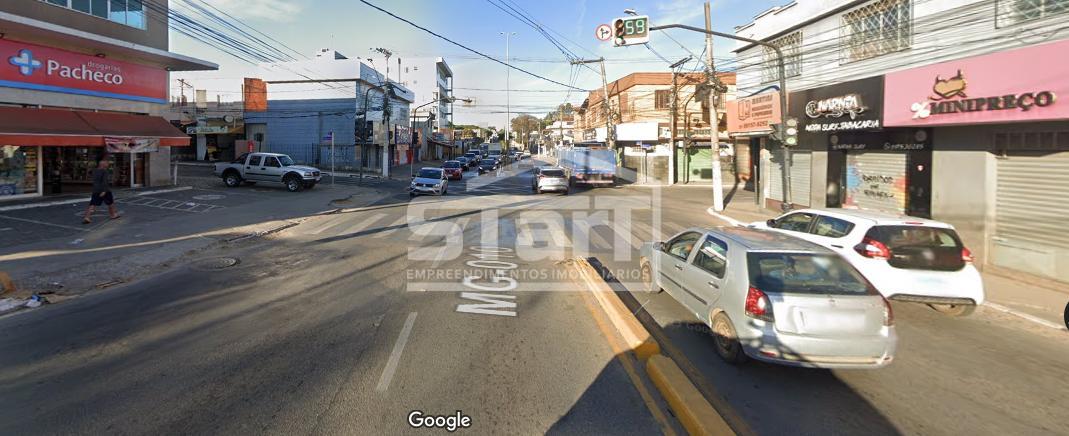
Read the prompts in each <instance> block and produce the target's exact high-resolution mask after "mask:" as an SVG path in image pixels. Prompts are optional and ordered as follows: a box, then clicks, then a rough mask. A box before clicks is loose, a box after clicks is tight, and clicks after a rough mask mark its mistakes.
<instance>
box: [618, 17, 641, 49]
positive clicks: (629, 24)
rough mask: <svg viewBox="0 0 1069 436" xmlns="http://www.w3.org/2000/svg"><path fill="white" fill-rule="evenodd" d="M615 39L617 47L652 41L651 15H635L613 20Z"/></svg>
mask: <svg viewBox="0 0 1069 436" xmlns="http://www.w3.org/2000/svg"><path fill="white" fill-rule="evenodd" d="M612 27H613V40H612V44H613V45H614V46H616V47H620V46H625V45H635V44H645V43H647V42H650V17H649V15H635V16H630V17H621V18H617V19H615V20H612Z"/></svg>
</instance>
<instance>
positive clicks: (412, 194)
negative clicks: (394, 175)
mask: <svg viewBox="0 0 1069 436" xmlns="http://www.w3.org/2000/svg"><path fill="white" fill-rule="evenodd" d="M408 196H409V197H412V198H416V193H415V192H411V191H410V192H409V193H408Z"/></svg>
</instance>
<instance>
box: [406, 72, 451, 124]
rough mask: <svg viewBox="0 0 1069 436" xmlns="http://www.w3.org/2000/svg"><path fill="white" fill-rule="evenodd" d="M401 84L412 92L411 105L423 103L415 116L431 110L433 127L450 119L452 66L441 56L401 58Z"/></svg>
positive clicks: (422, 115)
mask: <svg viewBox="0 0 1069 436" xmlns="http://www.w3.org/2000/svg"><path fill="white" fill-rule="evenodd" d="M400 68H401V76H400V81H401V84H402V85H404V86H405V87H407V88H408V89H411V90H412V92H413V93H415V97H416V100H415V102H414V103H413V105H412V106H413V108H415V107H419V106H423V105H425V104H426V105H427V106H423V107H422V108H420V109H419V113H418V114H415V116H416V117H417V118H426V116H427V114H429V113H433V114H434V117H435V119H434V122H433V123H432V124H433V130H434V131H436V132H437V131H441V129H442V128H443V127H449V125H450V124H452V123H453V103H451V102H449V99H450V98H452V97H453V70H452V69H450V68H449V64H448V63H446V62H445V59H443V58H441V57H437V58H411V59H401V67H400Z"/></svg>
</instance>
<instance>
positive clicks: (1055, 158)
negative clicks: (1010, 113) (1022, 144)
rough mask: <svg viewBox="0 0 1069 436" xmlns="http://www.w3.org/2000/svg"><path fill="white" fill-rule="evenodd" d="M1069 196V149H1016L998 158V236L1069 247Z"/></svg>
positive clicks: (996, 204)
mask: <svg viewBox="0 0 1069 436" xmlns="http://www.w3.org/2000/svg"><path fill="white" fill-rule="evenodd" d="M1067 199H1069V151H1063V152H1058V153H1047V154H1043V153H1016V154H1010V155H1009V156H1007V157H1006V158H1004V159H999V160H998V182H997V194H996V199H995V236H996V238H998V239H1001V240H1003V241H1005V242H1007V243H1014V242H1018V243H1020V242H1024V243H1030V244H1036V245H1040V246H1044V247H1052V248H1053V247H1057V248H1061V249H1069V232H1066V231H1065V202H1066V200H1067Z"/></svg>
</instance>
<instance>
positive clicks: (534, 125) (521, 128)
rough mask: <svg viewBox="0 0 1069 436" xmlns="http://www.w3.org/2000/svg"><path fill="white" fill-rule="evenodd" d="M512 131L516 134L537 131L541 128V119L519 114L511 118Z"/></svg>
mask: <svg viewBox="0 0 1069 436" xmlns="http://www.w3.org/2000/svg"><path fill="white" fill-rule="evenodd" d="M511 125H512V131H513V132H516V133H518V134H525V133H529V132H538V131H541V130H542V126H543V124H542V120H540V119H538V117H536V116H533V115H528V114H523V115H520V116H518V117H516V118H513V119H512V123H511Z"/></svg>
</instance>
